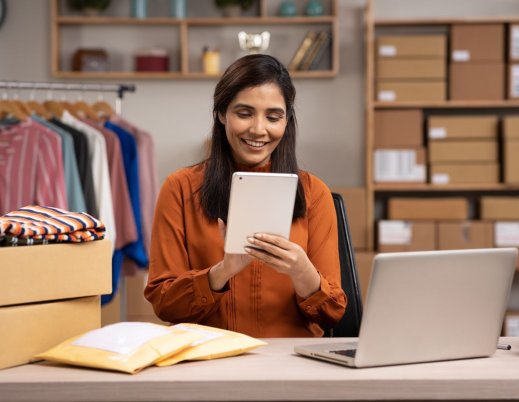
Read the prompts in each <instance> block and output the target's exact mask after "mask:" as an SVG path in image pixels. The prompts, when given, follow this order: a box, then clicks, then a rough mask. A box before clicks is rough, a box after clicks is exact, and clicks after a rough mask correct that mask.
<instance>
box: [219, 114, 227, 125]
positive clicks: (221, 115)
mask: <svg viewBox="0 0 519 402" xmlns="http://www.w3.org/2000/svg"><path fill="white" fill-rule="evenodd" d="M218 120H220V123H222V124H223V125H224V126H225V123H226V119H225V115H224V114H222V113H220V112H218Z"/></svg>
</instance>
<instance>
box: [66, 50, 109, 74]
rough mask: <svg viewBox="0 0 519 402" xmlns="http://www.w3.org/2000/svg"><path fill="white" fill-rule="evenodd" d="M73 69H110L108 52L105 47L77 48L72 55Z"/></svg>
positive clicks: (98, 70) (97, 70)
mask: <svg viewBox="0 0 519 402" xmlns="http://www.w3.org/2000/svg"><path fill="white" fill-rule="evenodd" d="M72 71H96V72H101V71H108V53H107V52H106V50H104V49H93V48H90V49H87V48H80V49H77V50H76V51H75V52H74V55H73V56H72Z"/></svg>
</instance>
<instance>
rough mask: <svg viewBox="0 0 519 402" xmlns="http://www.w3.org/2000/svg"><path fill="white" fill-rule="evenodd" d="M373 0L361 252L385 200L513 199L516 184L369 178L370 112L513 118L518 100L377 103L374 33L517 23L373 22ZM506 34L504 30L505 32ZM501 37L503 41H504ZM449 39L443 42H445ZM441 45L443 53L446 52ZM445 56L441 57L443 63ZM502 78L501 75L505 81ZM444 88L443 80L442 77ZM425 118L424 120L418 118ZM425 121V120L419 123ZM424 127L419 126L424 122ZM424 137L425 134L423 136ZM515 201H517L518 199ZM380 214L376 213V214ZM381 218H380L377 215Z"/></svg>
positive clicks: (368, 24)
mask: <svg viewBox="0 0 519 402" xmlns="http://www.w3.org/2000/svg"><path fill="white" fill-rule="evenodd" d="M373 7H374V4H373V0H368V1H367V6H366V14H365V43H366V70H365V71H366V85H365V99H366V111H365V146H366V148H365V149H366V152H365V163H366V165H365V168H366V203H367V204H366V227H367V241H366V243H367V251H371V252H373V251H374V252H376V251H377V247H376V239H375V234H376V229H375V227H376V222H377V220H379V219H383V218H384V216H383V213H384V212H383V211H384V210H385V207H384V206H382V207H381V206H380V203H384V202H386V201H387V199H388V198H389V197H391V196H392V195H396V196H403V197H418V198H424V197H437V196H440V195H446V196H460V197H465V198H472V199H473V200H474V199H478V198H479V197H480V196H482V195H492V196H494V195H506V196H519V185H515V184H507V183H488V184H485V183H482V184H442V185H439V184H432V183H429V182H427V183H405V182H399V183H396V182H395V183H391V182H378V183H376V182H375V180H374V149H375V147H374V131H375V123H374V120H375V112H376V111H378V110H392V109H394V110H404V109H415V110H420V111H421V112H422V113H423V114H424V115H425V116H430V115H438V114H446V115H453V114H456V113H459V114H474V115H476V114H478V113H483V114H485V113H490V112H492V113H494V114H497V115H498V116H500V117H502V116H503V115H517V114H519V101H518V100H517V99H515V100H507V99H503V100H484V99H481V100H470V101H460V100H448V99H447V100H445V101H432V102H424V101H416V102H413V101H405V102H404V101H400V102H398V101H389V102H388V101H379V100H376V93H375V82H376V72H375V69H376V58H375V57H376V56H375V54H376V37H377V35H378V33H379V32H382V33H383V34H392V33H394V34H397V35H404V34H405V33H409V32H411V33H412V34H420V33H423V32H425V33H431V32H433V33H434V32H443V33H445V34H446V35H447V38H449V36H450V30H451V27H452V25H454V24H493V23H501V24H505V25H506V26H509V25H510V24H514V23H519V17H518V16H511V17H492V18H479V17H477V18H472V17H467V18H459V17H458V18H430V19H429V18H418V19H402V20H400V19H376V20H375V19H374V17H373V15H374V12H373ZM506 33H507V34H508V30H506ZM506 36H507V35H505V43H507V42H508V41H507V40H506ZM448 40H449V39H448ZM449 48H450V47H449V45H447V49H449ZM448 60H449V56H448V55H447V61H448ZM506 79H507V77H506V75H505V80H506ZM446 81H447V85H449V77H448V76H447V79H446ZM424 119H425V117H424ZM423 123H425V121H424V122H423ZM423 125H424V128H425V124H423ZM424 135H425V133H424ZM518 201H519V198H518ZM381 211H382V212H381ZM381 214H382V216H381Z"/></svg>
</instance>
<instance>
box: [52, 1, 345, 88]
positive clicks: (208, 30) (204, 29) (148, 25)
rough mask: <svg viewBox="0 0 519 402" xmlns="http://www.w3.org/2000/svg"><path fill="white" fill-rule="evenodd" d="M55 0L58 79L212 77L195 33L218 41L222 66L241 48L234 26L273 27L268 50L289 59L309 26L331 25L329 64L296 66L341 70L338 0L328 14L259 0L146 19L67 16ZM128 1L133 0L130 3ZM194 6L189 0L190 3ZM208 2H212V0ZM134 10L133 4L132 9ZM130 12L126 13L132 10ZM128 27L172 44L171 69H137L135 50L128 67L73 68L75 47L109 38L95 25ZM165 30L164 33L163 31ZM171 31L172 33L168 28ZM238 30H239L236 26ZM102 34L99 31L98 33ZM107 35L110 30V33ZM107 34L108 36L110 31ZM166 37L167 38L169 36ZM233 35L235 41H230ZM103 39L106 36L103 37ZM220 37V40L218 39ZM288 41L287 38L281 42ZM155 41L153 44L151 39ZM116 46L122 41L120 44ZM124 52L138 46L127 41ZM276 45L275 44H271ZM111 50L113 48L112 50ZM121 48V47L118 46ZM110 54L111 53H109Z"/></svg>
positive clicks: (319, 73)
mask: <svg viewBox="0 0 519 402" xmlns="http://www.w3.org/2000/svg"><path fill="white" fill-rule="evenodd" d="M50 2H51V49H52V56H51V71H52V75H53V76H54V77H56V78H74V79H88V78H95V79H208V78H214V77H215V76H214V75H208V74H204V73H203V72H202V71H201V68H200V66H199V65H198V63H197V60H199V58H200V57H201V50H202V49H201V48H195V47H194V46H195V45H194V44H193V43H192V42H193V40H194V39H193V38H194V37H195V36H196V37H198V38H200V37H202V38H204V39H205V40H206V41H207V43H208V44H209V43H210V44H212V45H213V46H215V45H216V46H218V47H220V49H221V53H222V68H223V67H224V66H225V65H226V64H227V63H228V62H229V63H230V62H231V61H232V60H234V59H235V58H236V55H237V53H238V52H239V48H238V41H237V37H236V34H235V33H234V30H239V28H243V30H246V29H250V30H254V32H257V31H262V30H271V31H272V36H271V43H272V42H273V41H274V42H276V41H277V43H274V44H275V45H277V46H278V48H277V49H269V51H268V52H269V53H270V54H272V55H273V56H276V57H278V58H279V59H280V60H281V61H282V62H286V63H287V64H288V62H289V61H290V58H291V57H292V55H293V54H294V53H295V51H296V50H297V48H298V46H299V43H300V41H301V40H302V39H303V37H304V34H305V33H306V31H308V30H310V29H320V30H327V31H329V32H330V34H331V38H332V39H331V45H330V49H329V63H322V64H321V65H320V68H319V69H318V70H309V71H293V72H292V76H293V77H294V78H329V77H334V76H336V75H337V73H338V71H339V40H338V37H339V32H338V16H337V2H338V0H325V1H324V2H323V3H324V5H325V12H326V14H327V15H323V16H315V17H308V16H294V17H279V16H276V15H275V13H276V12H277V7H278V6H279V2H278V1H276V0H257V15H256V16H249V15H246V16H243V17H229V18H227V17H216V16H211V17H198V16H196V17H188V18H182V19H179V18H173V17H162V16H160V17H158V16H150V17H148V18H144V19H137V18H131V17H128V15H116V16H112V15H110V16H96V17H90V16H78V15H68V14H67V13H69V12H70V11H69V10H66V6H65V3H64V2H63V1H60V0H50ZM128 4H129V2H128ZM189 6H190V4H189V2H188V7H189ZM208 6H211V3H209V2H208ZM128 10H129V8H128ZM128 13H129V11H128V12H127V13H126V14H128ZM117 28H119V29H122V28H129V29H131V30H132V31H133V30H140V31H139V32H142V33H144V32H151V31H153V30H155V31H157V32H151V33H149V37H150V38H157V40H160V41H162V42H163V43H166V44H167V46H168V48H169V49H171V53H172V54H171V55H170V71H167V72H137V71H132V70H133V69H132V68H131V66H130V64H131V60H130V58H131V56H132V55H131V54H126V53H125V54H124V56H121V57H124V58H126V63H125V64H126V66H125V67H123V68H121V67H119V66H118V67H116V69H115V70H112V71H104V72H80V71H72V69H71V68H70V67H69V66H68V64H69V60H70V58H71V54H70V53H71V51H72V50H71V49H72V48H73V47H75V48H76V49H77V48H81V47H105V46H108V44H109V43H110V38H108V39H107V40H106V38H103V37H101V36H100V34H99V33H96V30H97V31H98V30H101V29H102V30H104V32H108V33H113V32H114V29H117ZM159 30H160V32H159ZM165 30H167V33H164V31H165ZM236 32H237V31H236ZM96 35H97V36H96ZM107 35H108V34H107ZM105 36H106V35H105ZM166 37H167V38H166ZM231 38H232V40H233V41H235V42H234V43H232V44H231V43H229V41H230V39H231ZM103 39H105V40H106V42H105V41H103ZM218 41H220V42H218ZM285 41H288V42H287V43H281V42H285ZM145 45H146V46H151V45H153V43H146V44H145ZM115 46H117V45H115ZM125 46H126V48H125V49H124V50H123V51H124V52H129V51H136V50H138V49H136V48H133V49H132V48H131V46H129V45H128V44H125ZM271 48H272V46H271ZM109 50H110V49H109ZM115 50H117V51H118V50H119V49H115ZM109 53H110V52H109Z"/></svg>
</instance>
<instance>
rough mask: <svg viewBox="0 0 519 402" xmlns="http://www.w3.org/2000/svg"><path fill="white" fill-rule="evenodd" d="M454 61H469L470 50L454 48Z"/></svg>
mask: <svg viewBox="0 0 519 402" xmlns="http://www.w3.org/2000/svg"><path fill="white" fill-rule="evenodd" d="M452 60H453V61H469V60H470V52H469V51H468V50H453V51H452Z"/></svg>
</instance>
